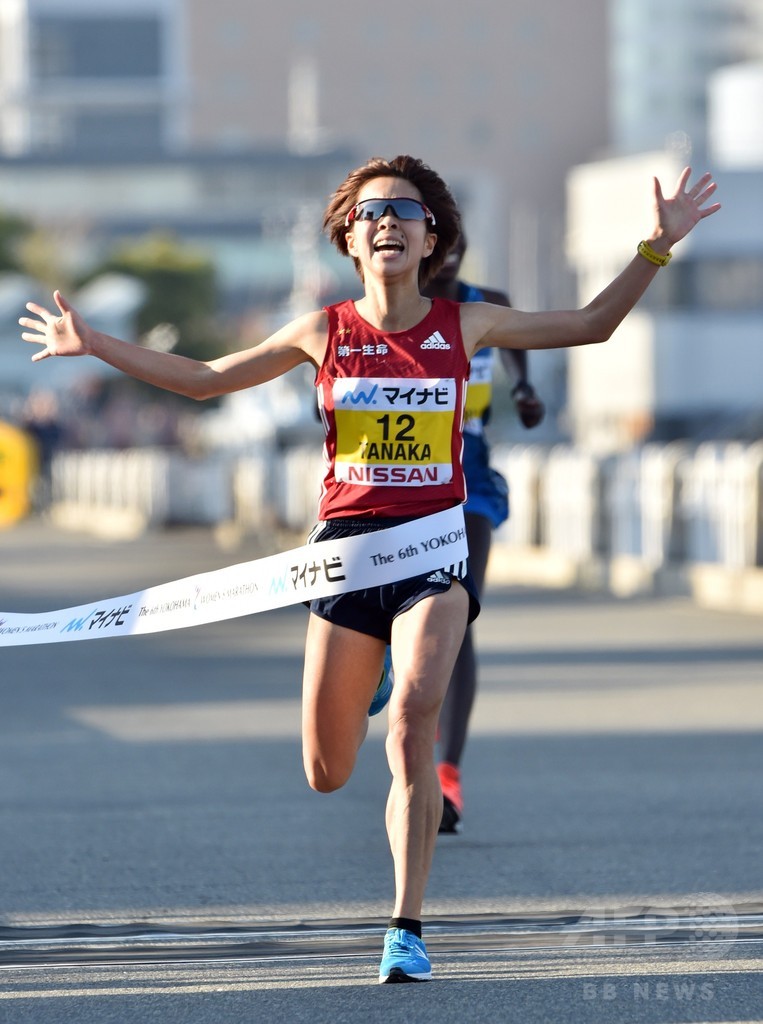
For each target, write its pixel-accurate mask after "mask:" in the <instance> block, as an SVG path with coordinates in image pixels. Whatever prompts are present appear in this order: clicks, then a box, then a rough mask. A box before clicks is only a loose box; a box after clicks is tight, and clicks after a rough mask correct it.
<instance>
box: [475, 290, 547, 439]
mask: <svg viewBox="0 0 763 1024" xmlns="http://www.w3.org/2000/svg"><path fill="white" fill-rule="evenodd" d="M480 291H481V292H482V294H483V295H484V296H485V302H492V303H493V304H494V305H496V306H510V305H511V303H510V302H509V297H508V295H507V294H506V293H505V292H501V291H497V290H495V289H493V288H480ZM500 355H501V363H502V364H503V368H504V370H505V371H506V373H507V374H508V376H509V380H511V381H513V382H514V387H513V388H512V391H511V397H512V398H513V399H514V404H515V406H516V409H517V416H518V417H519V421H520V423H521V424H522V426H523V427H527V429H528V430H529V429H530V428H532V427H537V426H538V424H539V423H542V422H543V417H544V416H545V415H546V407H545V406H544V404H543V402H542V401H541V400H540V398H538V395H537V394H536V391H535V388H534V387H533V386H532V384H531V383H530V379H529V370H528V359H527V351H526V349H523V348H502V349H500Z"/></svg>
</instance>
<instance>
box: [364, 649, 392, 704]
mask: <svg viewBox="0 0 763 1024" xmlns="http://www.w3.org/2000/svg"><path fill="white" fill-rule="evenodd" d="M394 682H395V677H394V676H393V674H392V652H391V651H390V649H389V645H388V646H387V650H386V653H385V655H384V668H383V669H382V676H381V679H380V680H379V685H378V687H377V688H376V693H375V694H374V699H373V700H372V701H371V707H370V708H369V709H368V714H369V715H378V714H379V712H380V711H383V710H384V708H386V706H387V704H388V703H389V699H390V697H391V696H392V687H393V685H394Z"/></svg>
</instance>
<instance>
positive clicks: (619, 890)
mask: <svg viewBox="0 0 763 1024" xmlns="http://www.w3.org/2000/svg"><path fill="white" fill-rule="evenodd" d="M260 553H265V552H263V551H261V550H258V549H257V547H256V546H255V545H254V543H253V542H251V541H250V542H245V543H244V544H243V545H242V546H241V547H239V548H237V549H236V550H223V549H221V548H220V547H219V546H218V545H217V544H216V543H215V541H214V538H213V537H212V535H211V534H209V533H207V532H206V531H180V532H172V531H169V532H164V533H157V534H152V535H148V536H146V537H144V538H141V539H139V540H136V541H130V542H107V541H104V540H97V539H93V538H88V537H86V536H77V537H75V536H72V535H65V534H61V533H58V532H56V531H53V530H50V529H48V528H47V527H46V526H45V524H44V523H41V522H39V521H36V522H29V523H26V524H24V525H22V526H21V527H18V528H16V529H14V530H12V531H6V532H4V533H0V611H47V610H52V609H55V608H60V607H66V606H70V605H76V604H79V603H84V602H86V601H89V600H91V599H92V600H98V599H102V598H106V597H109V596H119V595H122V594H128V593H132V592H133V591H135V590H138V589H140V588H142V587H145V586H151V585H153V584H156V583H161V582H165V581H166V580H169V579H174V578H178V577H180V576H186V575H190V574H192V573H195V572H199V571H205V570H207V569H213V568H216V567H219V566H221V565H225V564H230V563H232V562H236V561H244V560H247V559H250V558H254V557H257V555H258V554H260ZM305 615H306V613H305V611H304V609H302V608H301V607H296V608H291V609H286V610H283V611H280V612H277V613H265V614H262V615H259V616H254V617H249V618H242V619H237V620H232V621H229V622H224V623H219V624H214V625H210V626H204V627H199V628H197V629H191V630H183V631H178V632H174V633H165V634H158V635H156V636H144V637H135V638H125V639H115V640H95V641H88V642H82V643H67V644H52V645H43V646H39V647H24V648H0V701H1V704H0V709H1V713H0V808H1V809H2V817H1V819H0V820H1V821H2V826H1V827H0V858H1V859H0V863H1V864H2V876H1V877H2V903H1V904H0V1022H5V1021H8V1022H13V1024H17V1022H18V1024H25V1022H30V1024H31V1022H34V1024H48V1022H53V1021H56V1022H58V1021H69V1020H71V1021H74V1020H76V1021H78V1022H83V1024H87V1022H90V1021H93V1022H96V1021H97V1022H99V1024H101V1022H110V1021H115V1022H120V1024H121V1022H131V1021H141V1022H151V1021H162V1022H165V1024H174V1022H176V1021H177V1022H180V1021H183V1022H184V1024H185V1022H189V1021H199V1022H210V1024H211V1022H215V1024H217V1022H220V1021H226V1022H233V1024H235V1022H237V1021H250V1020H255V1021H271V1020H273V1021H275V1020H278V1019H281V1020H283V1021H285V1022H287V1021H288V1022H292V1021H294V1022H299V1021H310V1022H311V1024H323V1022H324V1021H325V1022H327V1024H328V1022H337V1024H339V1022H343V1021H353V1022H355V1021H358V1020H361V1021H370V1022H374V1021H385V1022H389V1024H395V1022H397V1021H401V1022H402V1021H406V1022H407V1021H409V1020H415V1021H422V1022H430V1021H431V1022H433V1024H434V1022H437V1024H449V1022H451V1021H453V1022H456V1021H459V1022H462V1021H479V1022H481V1021H498V1022H503V1021H506V1022H513V1021H517V1022H520V1021H521V1022H534V1021H549V1022H550V1021H555V1022H556V1021H574V1022H575V1021H581V1022H582V1021H595V1022H599V1021H601V1022H607V1024H612V1022H620V1021H634V1022H641V1021H644V1022H669V1021H671V1022H672V1021H675V1022H683V1021H687V1022H688V1021H691V1022H710V1021H713V1022H716V1021H718V1022H720V1021H723V1022H727V1024H728V1022H736V1021H745V1022H751V1021H759V1020H762V1019H763V1014H762V1013H761V1008H762V1007H763V986H761V974H760V969H761V965H762V964H763V941H761V939H762V937H763V927H761V924H762V922H763V917H762V915H761V911H762V910H763V883H761V870H760V850H761V839H763V816H762V815H761V797H760V766H761V754H762V753H763V743H762V742H761V735H762V734H763V624H762V623H761V620H760V619H759V618H756V617H754V616H740V615H733V614H728V613H716V612H709V611H704V610H701V609H699V608H697V607H695V606H693V605H692V604H690V603H689V602H688V601H686V600H684V599H663V600H642V599H639V600H629V601H617V600H614V599H611V598H605V597H596V596H592V595H583V594H579V593H567V592H565V593H558V592H541V591H537V590H530V589H524V590H522V589H518V588H514V589H491V590H490V591H489V594H488V597H487V599H486V601H485V607H484V610H483V614H482V616H481V617H480V619H479V620H478V637H479V649H480V653H481V684H480V694H479V701H478V706H477V709H476V712H475V716H474V722H473V729H472V733H471V738H470V743H469V747H468V752H467V758H466V761H465V764H464V774H465V797H466V817H465V829H464V833H463V834H462V835H460V836H457V837H443V838H442V839H441V840H440V841H439V843H438V849H437V853H436V858H435V864H434V869H433V873H432V878H431V882H430V886H429V891H428V901H427V907H426V923H425V928H426V929H427V931H426V934H425V938H426V939H427V942H428V946H429V948H430V953H431V954H432V959H433V968H434V971H435V976H436V982H435V983H433V984H432V985H417V986H377V985H376V984H375V978H376V973H377V967H378V959H379V951H380V944H381V935H382V932H383V929H384V926H385V921H386V917H387V915H388V913H389V910H390V898H391V894H392V871H391V860H390V857H389V853H388V849H387V845H386V837H385V833H384V826H383V808H384V801H385V798H386V792H387V788H388V772H387V768H386V764H385V761H384V750H383V722H381V721H379V720H374V721H373V724H372V728H371V731H370V733H369V737H368V740H367V741H366V745H365V748H364V750H363V751H362V753H361V757H360V759H359V764H358V768H357V771H356V774H355V776H354V777H353V779H352V780H351V782H350V783H349V784H348V786H347V787H345V789H344V790H343V791H341V792H340V793H337V794H332V795H331V796H328V797H327V796H318V795H316V794H314V793H312V792H311V791H310V790H309V789H308V787H307V785H306V783H305V781H304V778H303V775H302V770H301V763H300V747H299V688H300V673H301V652H302V643H303V638H304V630H305ZM0 617H1V615H0ZM380 717H382V718H383V716H380Z"/></svg>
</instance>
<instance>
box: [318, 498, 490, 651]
mask: <svg viewBox="0 0 763 1024" xmlns="http://www.w3.org/2000/svg"><path fill="white" fill-rule="evenodd" d="M409 522H411V519H410V517H408V518H398V519H391V518H390V519H326V520H323V521H322V522H320V523H318V525H317V526H316V527H315V528H314V529H313V531H312V533H311V534H310V536H309V538H308V542H309V543H310V544H313V543H315V542H316V541H320V540H332V539H334V538H341V537H355V536H357V535H358V534H360V533H375V532H376V531H377V530H385V529H388V528H389V527H392V526H399V525H400V524H401V523H409ZM454 579H456V580H458V582H459V583H460V584H461V585H462V586H463V587H464V589H465V590H466V592H467V594H468V595H469V618H468V621H469V622H473V621H474V620H475V619H476V618H477V616H478V615H479V611H480V602H479V594H478V593H477V588H476V586H475V583H474V580H473V579H472V575H471V573H470V572H469V566H468V563H467V562H458V563H456V564H455V565H449V566H443V568H442V569H437V570H434V571H433V572H429V573H425V574H423V575H422V576H412V577H411V578H410V579H407V580H398V581H397V582H396V583H386V584H384V585H382V586H380V587H369V588H368V589H366V590H352V591H349V592H348V593H346V594H336V595H335V596H334V597H320V598H316V599H314V600H313V601H309V602H305V603H306V604H307V606H308V608H309V609H310V611H311V612H313V614H314V615H317V616H318V617H319V618H321V619H326V620H327V621H328V622H333V623H335V624H336V625H337V626H345V627H346V628H347V629H354V630H355V631H356V632H358V633H365V634H366V635H367V636H375V637H376V638H377V639H378V640H383V641H384V642H385V643H387V644H388V643H389V642H390V636H391V632H392V620H393V619H394V618H395V617H396V616H397V615H400V614H401V613H402V612H406V611H408V609H409V608H412V607H413V606H414V605H415V604H418V602H419V601H421V600H422V599H423V598H425V597H430V596H431V595H432V594H443V593H445V592H446V591H448V590H450V585H451V581H452V580H454Z"/></svg>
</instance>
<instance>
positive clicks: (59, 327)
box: [19, 291, 90, 363]
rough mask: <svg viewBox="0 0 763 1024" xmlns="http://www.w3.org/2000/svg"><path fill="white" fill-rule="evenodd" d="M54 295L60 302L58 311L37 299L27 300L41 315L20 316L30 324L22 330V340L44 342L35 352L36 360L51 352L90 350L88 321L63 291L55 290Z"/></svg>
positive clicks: (83, 352)
mask: <svg viewBox="0 0 763 1024" xmlns="http://www.w3.org/2000/svg"><path fill="white" fill-rule="evenodd" d="M53 299H54V301H55V303H56V306H58V315H56V314H55V313H51V311H50V310H49V309H46V308H45V307H44V306H38V305H37V303H36V302H27V304H26V308H27V309H28V310H29V312H30V313H35V314H36V317H37V318H34V317H29V316H23V317H21V318H20V319H19V324H20V325H21V326H22V327H27V328H30V330H28V331H23V332H22V335H21V337H22V340H23V341H29V342H31V343H32V344H36V345H43V346H44V348H42V349H41V350H40V351H39V352H35V354H34V355H33V356H32V362H33V363H37V362H39V361H40V360H41V359H47V358H48V357H49V356H84V355H87V354H88V352H89V351H90V350H89V348H88V344H87V338H88V335H89V333H90V328H89V327H88V325H87V323H86V322H85V321H84V320H83V319H82V317H81V316H80V315H79V313H77V311H76V310H75V309H74V307H73V306H70V305H69V303H68V302H67V301H66V299H65V298H64V297H63V295H62V294H61V293H60V292H59V291H55V292H54V293H53Z"/></svg>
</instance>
